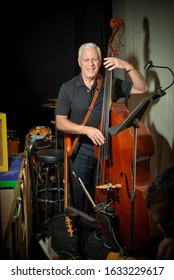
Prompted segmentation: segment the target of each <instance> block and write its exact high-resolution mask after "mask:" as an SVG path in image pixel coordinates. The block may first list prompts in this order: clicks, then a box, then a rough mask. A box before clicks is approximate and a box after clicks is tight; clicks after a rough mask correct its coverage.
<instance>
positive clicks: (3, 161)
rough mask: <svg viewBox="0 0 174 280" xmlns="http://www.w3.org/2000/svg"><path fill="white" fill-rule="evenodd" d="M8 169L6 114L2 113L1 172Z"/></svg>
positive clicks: (0, 131) (0, 130)
mask: <svg viewBox="0 0 174 280" xmlns="http://www.w3.org/2000/svg"><path fill="white" fill-rule="evenodd" d="M7 171H8V148H7V123H6V114H4V113H0V172H7Z"/></svg>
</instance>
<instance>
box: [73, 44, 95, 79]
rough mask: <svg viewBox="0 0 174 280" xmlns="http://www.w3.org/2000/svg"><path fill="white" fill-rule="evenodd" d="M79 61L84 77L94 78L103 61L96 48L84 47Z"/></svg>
mask: <svg viewBox="0 0 174 280" xmlns="http://www.w3.org/2000/svg"><path fill="white" fill-rule="evenodd" d="M78 62H79V66H80V67H81V72H82V76H83V77H84V78H86V79H93V78H95V77H96V75H97V73H98V71H99V68H100V65H101V61H100V58H99V56H98V53H97V50H96V49H95V48H89V49H84V50H83V51H82V54H81V56H80V58H79V60H78Z"/></svg>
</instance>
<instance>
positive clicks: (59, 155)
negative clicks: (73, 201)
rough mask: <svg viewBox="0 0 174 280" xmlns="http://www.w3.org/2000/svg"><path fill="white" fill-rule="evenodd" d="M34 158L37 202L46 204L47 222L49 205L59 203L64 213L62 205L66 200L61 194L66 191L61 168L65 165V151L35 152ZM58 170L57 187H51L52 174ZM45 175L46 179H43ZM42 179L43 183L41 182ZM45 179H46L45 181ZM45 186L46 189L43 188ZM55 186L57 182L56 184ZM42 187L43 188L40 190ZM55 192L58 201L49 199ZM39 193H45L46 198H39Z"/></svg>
mask: <svg viewBox="0 0 174 280" xmlns="http://www.w3.org/2000/svg"><path fill="white" fill-rule="evenodd" d="M34 158H35V161H36V188H35V189H36V193H37V201H38V202H44V203H45V209H44V211H45V221H46V220H47V218H48V203H54V204H55V203H58V206H59V211H60V212H61V211H62V204H63V202H64V198H62V196H61V192H62V191H63V190H64V189H63V188H61V179H60V166H61V164H64V150H63V149H51V148H50V149H44V150H39V151H36V152H34ZM52 170H53V171H55V170H56V176H55V178H56V179H57V181H56V187H49V183H50V181H51V180H50V177H51V176H50V172H51V171H52ZM43 174H44V175H45V177H43ZM40 177H41V178H42V181H41V182H39V179H40ZM43 178H44V179H43ZM43 184H44V188H42V186H43ZM54 184H55V182H54ZM40 187H41V188H40ZM50 191H51V192H55V191H56V193H57V194H58V199H49V196H48V193H49V192H50ZM39 193H44V194H45V195H44V198H42V199H41V198H38V194H39Z"/></svg>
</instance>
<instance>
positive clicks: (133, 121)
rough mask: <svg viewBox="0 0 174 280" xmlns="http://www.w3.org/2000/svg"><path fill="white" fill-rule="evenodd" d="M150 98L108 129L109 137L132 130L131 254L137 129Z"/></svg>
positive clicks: (132, 249)
mask: <svg viewBox="0 0 174 280" xmlns="http://www.w3.org/2000/svg"><path fill="white" fill-rule="evenodd" d="M151 100H152V99H151V98H144V99H143V100H142V101H141V102H140V103H139V104H138V106H137V107H136V108H135V109H134V110H133V111H132V113H131V114H130V115H129V116H128V118H127V119H126V120H125V121H123V122H122V123H121V124H118V125H115V126H112V127H110V128H109V129H108V132H109V133H110V135H111V136H114V135H115V134H117V133H119V132H121V131H123V130H124V129H126V128H129V127H131V126H133V128H134V147H133V185H132V195H131V232H130V239H131V240H130V242H131V253H132V254H133V252H134V212H135V198H136V195H135V186H136V158H137V129H138V128H139V125H138V123H139V121H140V120H141V118H142V116H143V114H144V113H145V111H146V109H147V107H148V106H149V104H150V102H151Z"/></svg>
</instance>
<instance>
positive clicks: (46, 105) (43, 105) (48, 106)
mask: <svg viewBox="0 0 174 280" xmlns="http://www.w3.org/2000/svg"><path fill="white" fill-rule="evenodd" d="M42 107H46V108H51V109H56V104H54V103H46V104H42Z"/></svg>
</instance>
